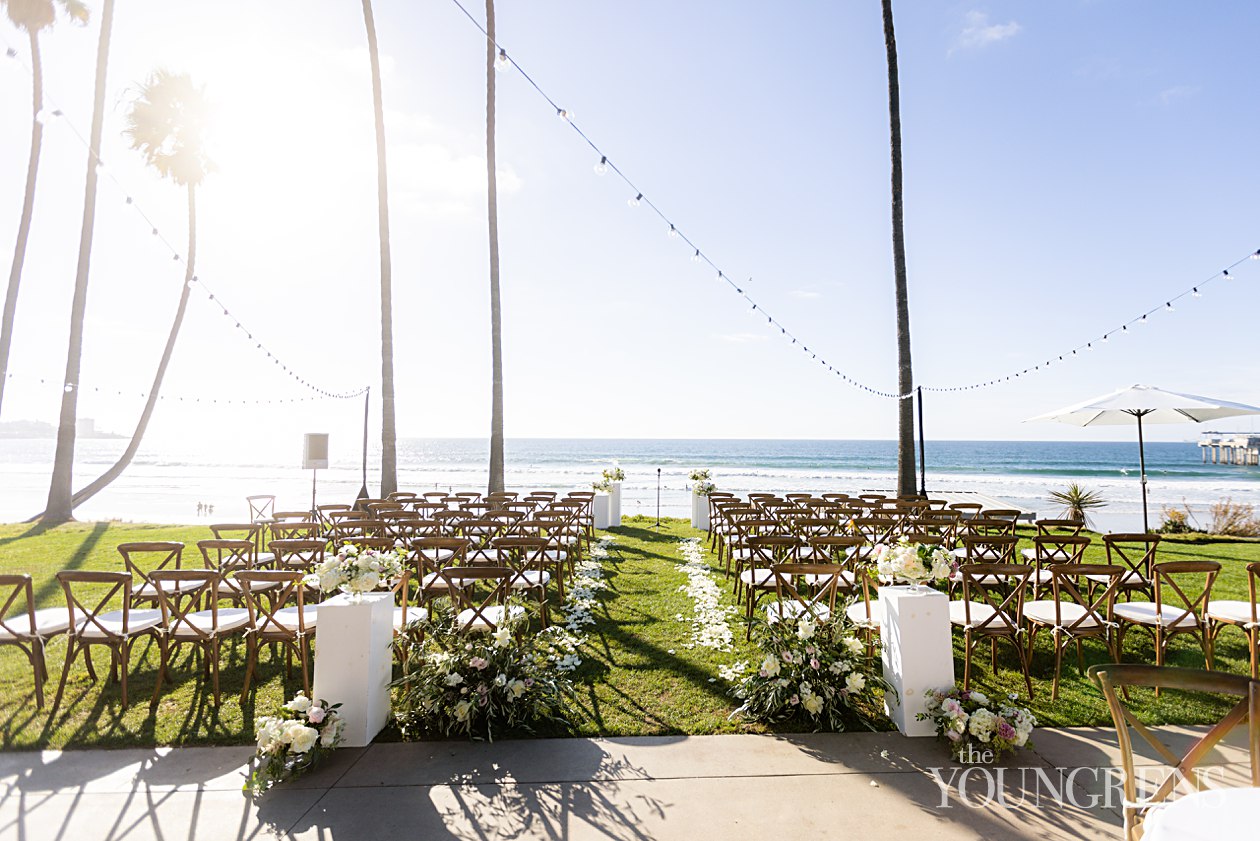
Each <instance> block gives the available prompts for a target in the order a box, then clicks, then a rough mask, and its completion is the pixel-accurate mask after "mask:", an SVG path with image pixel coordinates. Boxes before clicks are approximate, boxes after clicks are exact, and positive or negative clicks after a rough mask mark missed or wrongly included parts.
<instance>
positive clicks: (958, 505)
mask: <svg viewBox="0 0 1260 841" xmlns="http://www.w3.org/2000/svg"><path fill="white" fill-rule="evenodd" d="M983 508H984V506H983V505H981V504H980V503H978V502H951V503H949V505H948V507H947V509H946V510H948V511H957V512H958V516H960V517H962V518H963V519H964V520H970V519H971V518H973V517H978V516H980V511H981V510H983Z"/></svg>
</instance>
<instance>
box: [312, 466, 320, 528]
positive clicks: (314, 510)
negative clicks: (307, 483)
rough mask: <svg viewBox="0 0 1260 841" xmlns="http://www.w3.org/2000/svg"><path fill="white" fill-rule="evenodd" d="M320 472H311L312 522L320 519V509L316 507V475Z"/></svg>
mask: <svg viewBox="0 0 1260 841" xmlns="http://www.w3.org/2000/svg"><path fill="white" fill-rule="evenodd" d="M318 472H319V471H318V470H314V469H312V470H311V520H312V521H315V520H318V518H319V509H318V508H316V507H315V474H317V473H318Z"/></svg>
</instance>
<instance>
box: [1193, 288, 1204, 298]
mask: <svg viewBox="0 0 1260 841" xmlns="http://www.w3.org/2000/svg"><path fill="white" fill-rule="evenodd" d="M1191 294H1192V295H1193V296H1194V297H1196V298H1202V297H1203V293H1202V292H1200V291H1199V287H1197V286H1196V287H1194V290H1193V291H1192V292H1191Z"/></svg>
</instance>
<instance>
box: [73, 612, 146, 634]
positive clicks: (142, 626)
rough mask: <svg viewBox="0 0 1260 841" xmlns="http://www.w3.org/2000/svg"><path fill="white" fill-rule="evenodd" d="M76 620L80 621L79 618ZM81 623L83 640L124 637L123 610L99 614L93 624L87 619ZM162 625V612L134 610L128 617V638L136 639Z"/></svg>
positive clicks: (81, 620)
mask: <svg viewBox="0 0 1260 841" xmlns="http://www.w3.org/2000/svg"><path fill="white" fill-rule="evenodd" d="M75 618H76V619H79V617H78V616H76V617H75ZM79 622H80V625H79V627H80V628H81V629H82V630H81V631H80V635H81V636H82V637H83V639H88V640H104V639H109V638H110V637H121V636H122V630H123V612H122V611H121V610H111V611H110V612H109V613H102V614H99V615H98V616H97V617H96V620H95V621H94V622H92V623H89V622H88V621H87V620H86V619H80V620H79ZM161 624H162V611H160V610H133V611H131V612H130V614H129V615H128V616H127V636H129V637H134V636H135V635H136V634H143V633H146V632H147V631H149V630H150V629H152V628H156V627H157V626H158V625H161ZM102 627H103V628H104V629H105V630H104V631H102V630H101V628H102Z"/></svg>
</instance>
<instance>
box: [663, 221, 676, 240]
mask: <svg viewBox="0 0 1260 841" xmlns="http://www.w3.org/2000/svg"><path fill="white" fill-rule="evenodd" d="M666 236H667V237H669V238H670V239H678V229H677V228H675V227H674V225H673V223H672V222H671V223H670V226H669V233H668V234H666Z"/></svg>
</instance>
